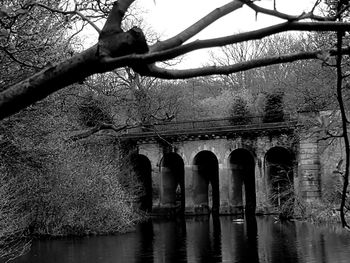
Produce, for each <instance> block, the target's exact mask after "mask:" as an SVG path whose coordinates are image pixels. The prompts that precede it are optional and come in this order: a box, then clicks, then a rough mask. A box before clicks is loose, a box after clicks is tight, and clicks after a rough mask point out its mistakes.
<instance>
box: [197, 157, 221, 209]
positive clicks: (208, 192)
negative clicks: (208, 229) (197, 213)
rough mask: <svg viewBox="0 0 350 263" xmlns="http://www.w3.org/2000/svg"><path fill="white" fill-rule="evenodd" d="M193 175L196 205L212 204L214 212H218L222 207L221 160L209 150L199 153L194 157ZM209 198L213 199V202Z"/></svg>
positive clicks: (205, 205)
mask: <svg viewBox="0 0 350 263" xmlns="http://www.w3.org/2000/svg"><path fill="white" fill-rule="evenodd" d="M192 175H193V202H194V205H195V207H198V206H201V207H208V208H209V206H210V205H211V210H212V212H213V213H218V212H219V208H220V194H219V161H218V158H217V157H216V155H215V154H214V153H213V152H211V151H208V150H204V151H201V152H199V153H197V155H196V156H195V157H194V158H193V164H192ZM210 188H211V189H210ZM209 198H211V199H212V200H211V201H212V202H211V204H210V202H209Z"/></svg>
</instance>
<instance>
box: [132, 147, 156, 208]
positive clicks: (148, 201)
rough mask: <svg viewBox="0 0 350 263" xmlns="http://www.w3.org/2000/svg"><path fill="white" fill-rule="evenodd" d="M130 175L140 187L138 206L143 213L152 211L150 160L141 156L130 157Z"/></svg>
mask: <svg viewBox="0 0 350 263" xmlns="http://www.w3.org/2000/svg"><path fill="white" fill-rule="evenodd" d="M130 162H131V167H132V173H133V174H134V176H135V178H136V179H137V180H138V182H140V184H141V186H142V188H143V189H142V193H141V195H140V196H139V200H138V202H139V206H140V209H141V210H143V211H147V212H149V211H151V210H152V165H151V162H150V160H149V159H148V158H147V157H146V156H144V155H142V154H133V155H132V156H131V157H130Z"/></svg>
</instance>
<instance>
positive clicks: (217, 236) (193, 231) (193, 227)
mask: <svg viewBox="0 0 350 263" xmlns="http://www.w3.org/2000/svg"><path fill="white" fill-rule="evenodd" d="M14 262H15V263H24V262H25V263H116V262H127V263H128V262H135V263H141V262H142V263H150V262H162V263H163V262H164V263H167V262H188V263H192V262H193V263H195V262H242V263H243V262H249V263H254V262H260V263H265V262H266V263H267V262H268V263H274V262H276V263H277V262H278V263H283V262H293V263H311V262H315V263H316V262H317V263H320V262H321V263H349V262H350V233H347V232H345V230H341V229H338V228H335V227H334V228H330V227H317V226H314V225H312V224H309V223H304V222H280V221H276V220H275V219H274V218H273V217H257V218H252V219H249V220H245V221H240V220H234V218H233V217H229V216H225V217H219V218H212V217H210V218H209V217H207V216H202V217H190V218H186V219H182V220H180V219H178V220H160V219H153V220H152V221H150V222H147V223H144V224H141V225H139V226H137V228H136V231H134V232H130V233H126V234H120V235H116V236H98V237H96V236H94V237H84V238H74V239H71V238H70V239H58V240H57V239H56V240H43V241H35V242H34V243H33V246H32V249H31V251H30V252H29V253H28V254H27V255H25V256H23V257H21V258H19V259H17V260H16V261H14Z"/></svg>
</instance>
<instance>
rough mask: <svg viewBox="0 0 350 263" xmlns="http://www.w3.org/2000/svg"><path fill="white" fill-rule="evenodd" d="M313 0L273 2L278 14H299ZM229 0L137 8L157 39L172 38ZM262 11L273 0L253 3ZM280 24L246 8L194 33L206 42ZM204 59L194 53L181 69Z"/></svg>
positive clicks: (150, 0)
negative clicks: (260, 6)
mask: <svg viewBox="0 0 350 263" xmlns="http://www.w3.org/2000/svg"><path fill="white" fill-rule="evenodd" d="M315 1H316V0H277V2H276V7H277V10H278V11H281V12H286V13H288V14H292V15H299V14H301V13H302V12H303V11H309V10H311V8H312V6H313V4H314V2H315ZM228 2H230V1H229V0H215V1H214V0H176V1H174V0H139V1H137V5H138V6H141V7H142V8H144V9H145V10H147V13H146V14H145V18H146V19H145V20H146V21H147V23H148V24H150V26H151V27H152V28H153V29H154V30H155V31H156V32H157V33H158V34H160V35H161V39H166V38H168V37H171V36H174V35H176V34H177V33H179V32H181V31H182V30H184V29H185V28H186V27H188V26H189V25H191V24H193V23H195V22H196V21H197V20H199V19H200V18H201V17H203V16H204V15H206V14H208V13H209V12H211V11H212V10H214V9H215V8H216V7H220V6H222V5H224V4H226V3H228ZM257 3H258V4H259V5H263V6H264V7H266V8H273V0H261V1H260V2H257ZM278 22H280V21H279V20H278V19H275V18H272V17H270V16H265V15H261V14H259V15H258V19H257V20H256V18H255V13H254V12H253V11H252V10H251V9H250V8H247V7H245V8H242V9H240V10H238V11H235V12H234V13H231V14H229V15H227V16H225V17H223V18H221V19H220V20H218V21H217V22H215V23H214V24H213V25H211V26H210V27H208V28H207V29H205V30H204V31H203V32H201V33H200V34H198V35H197V36H196V37H195V38H196V39H207V38H211V37H219V36H225V35H230V34H232V33H235V32H242V31H247V30H252V29H257V28H259V27H262V26H268V25H272V24H275V23H278ZM207 60H208V52H207V51H200V52H194V54H193V55H191V58H187V59H186V60H185V61H184V67H194V66H199V65H201V64H202V63H205V61H207Z"/></svg>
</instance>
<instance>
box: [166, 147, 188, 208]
mask: <svg viewBox="0 0 350 263" xmlns="http://www.w3.org/2000/svg"><path fill="white" fill-rule="evenodd" d="M160 173H161V178H160V182H161V183H160V202H161V204H162V205H176V204H177V202H180V205H181V208H182V209H184V206H185V183H184V177H185V165H184V161H183V159H182V158H181V156H180V155H179V154H177V153H174V152H171V153H166V154H164V156H163V158H162V159H161V161H160Z"/></svg>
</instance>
